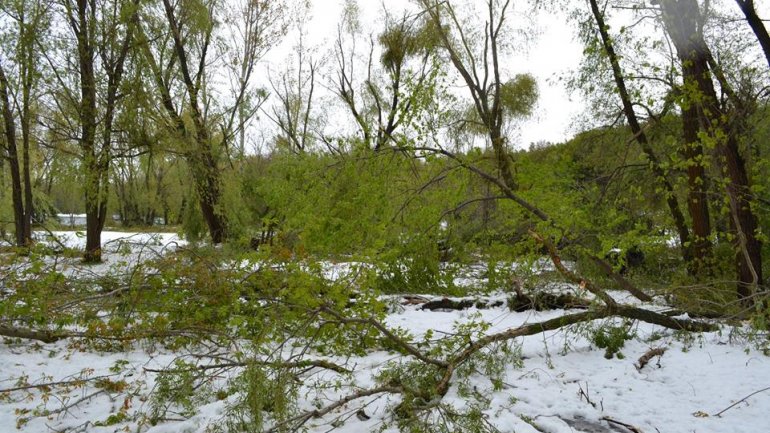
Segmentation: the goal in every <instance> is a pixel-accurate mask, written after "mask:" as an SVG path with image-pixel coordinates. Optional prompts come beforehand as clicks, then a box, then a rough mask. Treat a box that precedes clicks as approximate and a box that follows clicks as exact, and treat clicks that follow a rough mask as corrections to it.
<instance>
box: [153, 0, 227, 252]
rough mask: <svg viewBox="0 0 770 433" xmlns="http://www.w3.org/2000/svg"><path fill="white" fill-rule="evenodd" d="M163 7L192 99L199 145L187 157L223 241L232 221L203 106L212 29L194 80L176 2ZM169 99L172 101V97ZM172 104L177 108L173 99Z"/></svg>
mask: <svg viewBox="0 0 770 433" xmlns="http://www.w3.org/2000/svg"><path fill="white" fill-rule="evenodd" d="M163 7H164V11H165V13H166V19H167V21H168V25H169V28H170V30H171V36H172V38H173V40H174V52H175V54H176V57H177V60H178V64H179V69H180V72H181V75H182V81H183V82H184V86H185V89H186V91H187V96H188V97H189V100H190V110H191V117H192V121H193V122H192V123H193V128H194V133H193V134H192V137H191V138H193V139H194V141H195V146H194V149H192V150H191V151H189V152H188V154H187V161H188V163H189V164H190V168H191V169H192V172H193V173H192V174H193V178H194V181H195V187H196V191H197V193H198V199H199V203H200V208H201V213H202V214H203V219H204V220H205V221H206V225H207V226H208V229H209V235H210V236H211V242H212V243H214V244H220V243H222V242H223V241H224V240H225V239H226V238H227V225H228V221H227V217H226V214H225V213H224V210H223V209H222V180H221V176H220V172H219V167H218V164H217V161H216V158H215V156H214V153H213V151H212V148H211V146H212V143H211V140H210V134H209V130H208V126H207V125H206V120H205V119H204V118H203V110H201V106H200V97H199V96H200V95H199V91H200V77H201V76H202V75H203V72H204V69H203V68H205V65H206V62H205V58H206V52H207V50H208V45H209V43H210V42H211V30H210V29H209V30H208V31H207V32H206V35H205V41H204V43H203V47H202V54H201V57H202V58H201V59H200V62H199V69H198V73H197V75H196V77H198V78H197V79H195V80H194V79H193V76H192V74H191V73H190V69H189V68H190V67H189V64H188V55H187V51H186V49H185V45H184V40H183V37H182V32H181V29H180V28H179V23H178V22H177V18H176V15H175V12H174V6H173V5H172V4H171V2H170V1H169V0H163ZM164 99H165V96H164ZM168 102H171V101H170V99H169V100H168ZM166 106H167V109H168V107H169V105H168V103H166ZM170 107H171V108H173V103H172V104H171V105H170ZM173 112H174V116H176V110H173ZM176 123H177V128H178V129H179V126H180V125H181V127H182V128H183V129H182V131H184V123H180V122H179V121H177V122H176ZM185 135H187V134H185Z"/></svg>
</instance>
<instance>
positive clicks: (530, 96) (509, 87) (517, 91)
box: [500, 74, 539, 118]
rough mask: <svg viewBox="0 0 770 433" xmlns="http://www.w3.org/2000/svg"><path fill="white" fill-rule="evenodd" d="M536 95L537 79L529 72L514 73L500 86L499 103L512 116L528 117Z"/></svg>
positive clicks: (537, 94) (537, 93)
mask: <svg viewBox="0 0 770 433" xmlns="http://www.w3.org/2000/svg"><path fill="white" fill-rule="evenodd" d="M538 97H539V92H538V89H537V81H535V78H534V77H533V76H532V75H529V74H519V75H516V76H515V77H514V78H512V79H511V80H509V81H507V82H505V83H503V85H502V87H501V88H500V103H501V104H502V106H503V107H504V108H505V110H506V112H507V114H508V115H509V116H511V117H513V118H525V117H529V116H530V115H531V114H532V110H533V109H534V107H535V104H536V103H537V98H538Z"/></svg>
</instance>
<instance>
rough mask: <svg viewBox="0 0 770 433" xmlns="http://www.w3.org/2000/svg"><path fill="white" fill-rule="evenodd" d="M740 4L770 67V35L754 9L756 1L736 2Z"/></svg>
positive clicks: (743, 0)
mask: <svg viewBox="0 0 770 433" xmlns="http://www.w3.org/2000/svg"><path fill="white" fill-rule="evenodd" d="M735 2H736V3H738V7H740V8H741V11H743V15H745V16H746V21H747V22H748V23H749V26H750V27H751V30H752V31H753V32H754V35H756V36H757V40H758V41H759V45H760V46H762V51H763V52H764V53H765V59H766V60H767V65H768V66H770V35H769V34H768V33H767V29H766V28H765V23H764V22H762V19H761V18H759V15H757V10H756V9H755V8H754V0H735Z"/></svg>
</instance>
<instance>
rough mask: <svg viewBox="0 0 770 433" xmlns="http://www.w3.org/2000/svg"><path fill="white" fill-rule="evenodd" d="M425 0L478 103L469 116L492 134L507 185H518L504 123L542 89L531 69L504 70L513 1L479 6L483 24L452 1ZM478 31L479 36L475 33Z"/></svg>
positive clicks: (439, 37) (440, 39) (436, 28)
mask: <svg viewBox="0 0 770 433" xmlns="http://www.w3.org/2000/svg"><path fill="white" fill-rule="evenodd" d="M420 4H421V5H422V6H423V8H424V10H425V14H426V15H427V16H428V17H429V19H430V21H431V23H432V24H433V25H432V28H433V29H434V31H435V32H436V35H437V41H438V44H439V46H440V47H441V48H442V49H443V50H444V51H445V52H446V54H447V56H448V57H449V61H450V63H451V65H452V66H453V67H454V69H455V70H456V71H457V73H458V74H459V75H460V77H461V79H462V82H463V83H464V84H465V86H466V88H467V90H468V92H469V93H470V96H471V99H472V104H473V108H472V110H471V117H470V119H468V121H470V122H471V123H476V124H477V126H478V127H480V129H481V131H483V132H484V134H485V135H486V136H487V138H488V140H489V143H490V144H491V146H492V150H493V151H494V154H495V158H496V163H497V169H498V170H499V172H500V176H501V177H502V179H503V181H504V182H505V185H506V186H507V187H508V188H510V189H513V190H515V189H516V188H517V184H516V180H515V176H514V169H513V160H512V157H511V153H510V150H509V143H508V138H507V137H506V135H505V133H504V132H505V131H504V127H505V125H506V122H508V121H510V120H511V119H513V118H516V117H520V116H525V115H527V114H529V113H530V111H531V109H532V107H533V106H534V104H535V102H536V101H537V97H538V93H537V84H536V82H535V80H534V79H533V78H532V77H531V76H530V75H527V74H523V75H518V76H514V77H510V78H507V77H505V76H504V72H503V65H502V62H503V60H502V59H501V56H502V51H503V47H504V45H505V40H504V38H505V37H506V36H507V34H506V32H505V30H506V24H507V21H506V20H507V14H508V13H509V12H510V8H511V1H510V0H506V1H495V0H487V1H486V2H485V3H484V6H483V8H482V11H480V12H481V13H482V15H481V16H483V17H484V18H483V20H484V21H483V26H482V25H479V24H480V21H479V20H478V19H476V18H475V17H474V19H473V20H464V19H463V18H462V17H460V16H459V14H458V13H457V11H456V8H455V6H454V4H453V2H451V1H442V0H420ZM474 26H475V27H474ZM478 34H480V37H478V38H474V37H473V35H478Z"/></svg>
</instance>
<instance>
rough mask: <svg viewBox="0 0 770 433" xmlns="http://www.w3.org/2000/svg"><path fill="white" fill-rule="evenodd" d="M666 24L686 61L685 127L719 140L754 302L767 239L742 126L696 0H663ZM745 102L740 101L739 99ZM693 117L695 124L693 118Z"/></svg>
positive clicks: (746, 295)
mask: <svg viewBox="0 0 770 433" xmlns="http://www.w3.org/2000/svg"><path fill="white" fill-rule="evenodd" d="M660 6H661V12H662V18H663V23H664V25H665V27H666V31H667V32H668V34H669V35H670V36H671V40H672V42H673V43H674V45H675V47H676V50H677V54H678V56H679V58H680V61H681V62H682V73H683V80H684V83H685V86H684V87H685V89H686V90H687V93H686V94H685V101H684V104H683V107H682V108H683V118H684V119H685V132H686V133H688V134H690V135H693V136H694V138H695V139H698V137H697V135H698V132H699V131H700V130H701V129H702V130H704V132H706V133H707V134H708V136H709V138H710V139H711V140H713V141H714V144H715V154H716V160H717V162H718V163H719V164H720V167H721V170H722V175H723V177H724V178H725V180H726V181H727V186H726V194H727V199H728V201H729V204H730V207H731V210H732V213H733V214H734V218H732V219H731V222H732V224H731V226H732V229H733V230H734V231H735V232H736V233H735V236H733V244H734V246H735V250H736V253H735V261H736V271H737V272H736V273H737V281H738V285H737V293H738V297H739V298H740V299H744V300H747V301H746V302H747V303H752V301H750V299H751V298H750V295H751V294H752V291H753V290H755V289H756V288H757V286H758V285H759V284H761V283H762V278H763V276H762V257H761V243H760V241H759V239H758V238H757V228H758V224H757V218H756V215H755V214H754V212H753V211H752V209H751V203H750V200H751V195H750V183H749V177H748V174H747V172H746V161H745V160H744V158H743V156H742V155H741V153H740V150H739V146H738V138H737V131H735V130H733V129H734V128H732V127H731V125H730V123H729V121H728V120H727V119H729V115H728V113H726V112H725V110H724V109H723V108H722V107H721V106H720V104H719V99H718V97H717V93H716V90H715V87H714V82H713V81H712V77H711V73H712V71H711V70H710V67H709V59H710V58H711V57H712V56H711V52H710V50H709V48H708V46H707V45H706V41H705V39H704V37H703V28H702V21H703V17H702V15H701V12H700V8H699V5H698V2H697V1H696V0H664V1H661V2H660ZM735 102H736V103H737V104H738V105H740V101H735ZM688 122H689V123H688Z"/></svg>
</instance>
